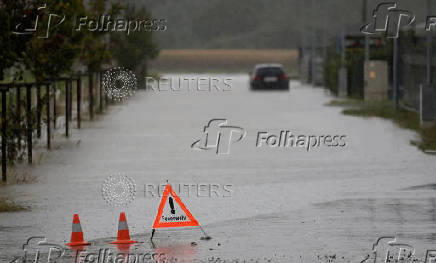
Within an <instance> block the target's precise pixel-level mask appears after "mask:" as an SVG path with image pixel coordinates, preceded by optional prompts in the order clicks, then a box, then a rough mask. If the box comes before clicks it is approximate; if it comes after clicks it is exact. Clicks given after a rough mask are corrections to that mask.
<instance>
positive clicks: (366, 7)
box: [362, 0, 430, 62]
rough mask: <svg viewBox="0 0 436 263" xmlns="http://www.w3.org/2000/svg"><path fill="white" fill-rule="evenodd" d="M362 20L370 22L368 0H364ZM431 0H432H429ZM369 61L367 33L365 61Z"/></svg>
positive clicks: (366, 36) (364, 22) (366, 37)
mask: <svg viewBox="0 0 436 263" xmlns="http://www.w3.org/2000/svg"><path fill="white" fill-rule="evenodd" d="M362 1H363V3H362V22H363V24H364V25H366V24H368V0H362ZM429 1H430V0H429ZM367 61H369V39H368V35H366V34H365V62H367Z"/></svg>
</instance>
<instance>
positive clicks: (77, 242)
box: [67, 214, 90, 247]
mask: <svg viewBox="0 0 436 263" xmlns="http://www.w3.org/2000/svg"><path fill="white" fill-rule="evenodd" d="M86 245H90V243H88V242H85V240H83V232H82V227H81V226H80V219H79V215H78V214H74V216H73V231H72V232H71V240H70V243H67V246H70V247H73V246H86Z"/></svg>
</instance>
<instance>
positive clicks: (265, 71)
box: [257, 67, 284, 76]
mask: <svg viewBox="0 0 436 263" xmlns="http://www.w3.org/2000/svg"><path fill="white" fill-rule="evenodd" d="M283 73H284V72H283V69H282V68H279V67H268V68H259V69H258V70H257V75H261V76H264V75H274V76H276V75H282V74H283Z"/></svg>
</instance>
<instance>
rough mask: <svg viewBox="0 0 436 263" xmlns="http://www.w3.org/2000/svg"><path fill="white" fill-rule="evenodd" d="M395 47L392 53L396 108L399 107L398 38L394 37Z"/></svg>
mask: <svg viewBox="0 0 436 263" xmlns="http://www.w3.org/2000/svg"><path fill="white" fill-rule="evenodd" d="M393 41H394V48H393V54H392V57H393V58H392V91H393V96H392V99H393V102H394V109H398V97H399V94H398V93H399V92H398V38H397V37H396V38H394V39H393Z"/></svg>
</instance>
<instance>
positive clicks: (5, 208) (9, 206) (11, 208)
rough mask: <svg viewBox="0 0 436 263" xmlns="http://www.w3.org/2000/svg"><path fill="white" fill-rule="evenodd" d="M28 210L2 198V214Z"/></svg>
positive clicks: (0, 199)
mask: <svg viewBox="0 0 436 263" xmlns="http://www.w3.org/2000/svg"><path fill="white" fill-rule="evenodd" d="M24 210H27V208H26V207H23V206H20V205H17V204H16V203H14V202H13V201H11V200H8V199H6V198H0V213H2V212H18V211H24Z"/></svg>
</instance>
